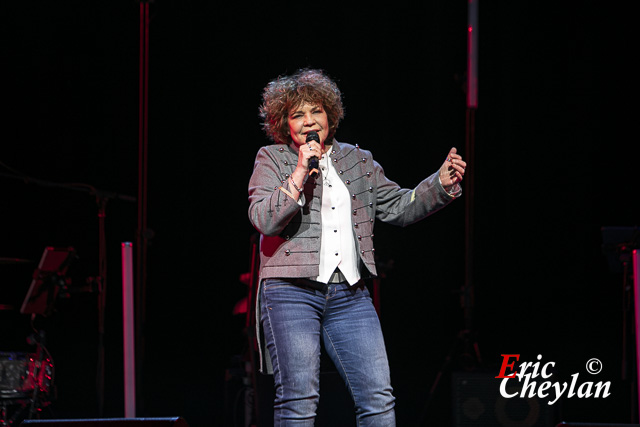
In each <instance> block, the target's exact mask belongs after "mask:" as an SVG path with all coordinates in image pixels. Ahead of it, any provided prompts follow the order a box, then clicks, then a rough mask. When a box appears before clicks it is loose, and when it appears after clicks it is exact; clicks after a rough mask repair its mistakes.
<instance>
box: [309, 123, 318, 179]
mask: <svg viewBox="0 0 640 427" xmlns="http://www.w3.org/2000/svg"><path fill="white" fill-rule="evenodd" d="M310 141H316V142H317V143H320V137H319V136H318V132H316V131H315V130H312V131H311V132H309V133H308V134H307V140H306V142H307V143H309V142H310ZM319 164H320V160H319V159H318V157H317V156H313V157H312V158H310V159H309V176H310V177H311V178H315V177H316V176H318V172H319V170H318V168H319Z"/></svg>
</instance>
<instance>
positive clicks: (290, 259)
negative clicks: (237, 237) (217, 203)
mask: <svg viewBox="0 0 640 427" xmlns="http://www.w3.org/2000/svg"><path fill="white" fill-rule="evenodd" d="M331 159H332V163H333V165H334V167H335V168H336V170H337V171H338V173H339V175H340V176H341V177H342V178H343V182H344V183H345V184H346V186H347V189H348V190H349V192H350V193H351V194H352V202H351V207H352V212H353V233H354V236H355V238H356V245H357V249H358V253H359V254H360V260H361V264H362V267H364V268H362V269H361V270H362V274H363V276H376V274H377V273H376V266H375V262H374V254H373V253H374V245H373V227H374V220H375V219H378V220H380V221H384V222H388V223H391V224H394V225H399V226H402V227H404V226H406V225H409V224H412V223H414V222H416V221H419V220H421V219H423V218H425V217H426V216H428V215H430V214H432V213H433V212H435V211H437V210H439V209H440V208H442V207H443V206H445V205H447V204H448V203H449V202H450V201H451V200H453V199H454V198H455V197H457V196H458V195H459V194H460V191H459V189H458V190H457V193H454V195H450V194H449V193H447V191H445V189H444V188H443V187H442V185H441V184H440V181H439V179H438V174H437V173H435V174H433V175H431V176H430V177H428V178H427V179H425V180H424V181H422V182H421V183H420V184H418V186H417V187H416V188H415V189H413V190H410V189H405V188H401V187H400V186H399V185H398V184H396V183H395V182H393V181H391V180H389V179H388V178H387V177H386V176H385V174H384V171H383V169H382V167H381V166H380V165H379V164H378V163H377V162H376V161H374V160H373V157H372V155H371V153H370V152H369V151H367V150H363V149H362V148H360V147H358V146H357V145H355V146H353V145H350V144H344V143H339V142H337V141H335V140H334V143H333V147H332V151H331ZM297 163H298V151H297V147H295V146H294V145H293V144H290V145H288V146H287V145H283V144H276V145H269V146H266V147H262V148H261V149H260V150H259V151H258V155H257V157H256V161H255V165H254V170H253V175H252V176H251V180H250V182H249V219H250V220H251V223H252V224H253V226H254V227H255V228H256V229H257V230H258V231H259V232H260V234H261V239H260V270H261V271H260V277H261V279H265V278H273V277H277V278H285V277H286V278H309V277H316V276H318V274H319V271H318V266H319V263H320V233H321V230H322V226H321V223H320V220H321V218H320V208H321V206H322V202H321V200H322V188H323V186H322V173H320V174H319V175H318V176H317V178H316V179H313V178H309V179H307V181H306V182H305V184H304V188H303V190H304V192H303V194H302V196H301V198H300V202H301V203H300V204H299V203H297V202H296V201H295V200H293V199H292V198H291V197H289V196H288V195H287V194H286V193H285V192H284V191H282V190H281V189H280V187H283V188H285V189H287V188H288V183H287V179H288V177H289V175H290V174H291V173H293V171H294V170H295V168H296V165H297Z"/></svg>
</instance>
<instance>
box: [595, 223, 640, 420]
mask: <svg viewBox="0 0 640 427" xmlns="http://www.w3.org/2000/svg"><path fill="white" fill-rule="evenodd" d="M601 236H602V252H603V254H604V255H605V257H606V258H607V262H608V264H609V269H610V270H611V271H612V272H613V273H617V274H621V275H622V313H623V314H622V371H621V378H622V380H627V379H630V380H631V386H632V390H631V393H632V395H633V396H635V397H636V400H635V402H634V405H632V408H631V411H632V413H631V420H633V421H634V422H635V421H638V419H639V414H638V411H639V410H640V402H639V401H638V400H637V399H638V398H640V329H639V328H640V284H639V282H638V280H639V278H638V274H639V273H638V262H639V260H638V249H639V248H640V230H639V229H638V227H602V228H601ZM634 311H635V325H633V324H631V325H630V322H631V321H632V319H631V316H632V313H633V312H634ZM633 330H635V337H634V338H635V348H634V351H635V366H630V362H629V360H628V359H629V356H630V352H631V350H630V346H629V344H628V340H629V335H630V334H631V332H632V331H633ZM634 368H635V372H636V376H635V378H634V377H633V374H632V372H633V370H634ZM630 372H631V374H630Z"/></svg>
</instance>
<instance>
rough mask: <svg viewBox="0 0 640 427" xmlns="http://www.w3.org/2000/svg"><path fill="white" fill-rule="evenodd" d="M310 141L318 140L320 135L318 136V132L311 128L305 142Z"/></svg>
mask: <svg viewBox="0 0 640 427" xmlns="http://www.w3.org/2000/svg"><path fill="white" fill-rule="evenodd" d="M310 141H316V142H320V137H319V136H318V132H316V131H315V130H312V131H311V132H309V133H308V134H307V142H310Z"/></svg>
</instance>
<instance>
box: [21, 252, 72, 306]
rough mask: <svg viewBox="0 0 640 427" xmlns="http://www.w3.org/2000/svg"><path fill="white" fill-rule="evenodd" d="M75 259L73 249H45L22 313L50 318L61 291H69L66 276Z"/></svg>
mask: <svg viewBox="0 0 640 427" xmlns="http://www.w3.org/2000/svg"><path fill="white" fill-rule="evenodd" d="M75 259H76V252H75V250H74V249H73V248H53V247H47V248H45V250H44V252H43V254H42V257H41V258H40V263H39V264H38V267H37V268H36V270H35V271H34V272H33V280H32V281H31V285H30V286H29V290H28V291H27V296H26V297H25V299H24V302H23V303H22V307H21V308H20V313H22V314H40V315H42V316H44V317H47V316H49V315H50V314H51V313H52V312H53V308H54V304H55V301H56V298H57V297H58V294H59V293H60V290H66V289H67V285H68V284H69V281H68V280H67V278H66V277H65V275H66V273H67V269H68V268H69V265H70V264H71V263H72V262H73V261H74V260H75Z"/></svg>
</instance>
